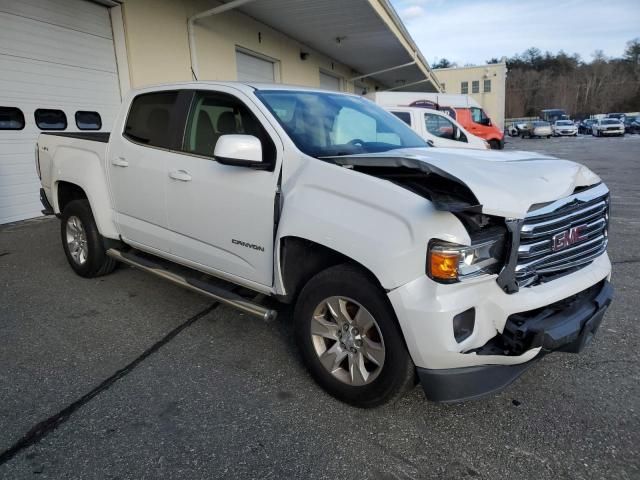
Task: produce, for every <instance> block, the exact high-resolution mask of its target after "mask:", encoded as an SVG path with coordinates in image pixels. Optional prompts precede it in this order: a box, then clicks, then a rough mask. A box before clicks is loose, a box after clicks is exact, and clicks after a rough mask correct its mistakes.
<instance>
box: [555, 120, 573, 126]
mask: <svg viewBox="0 0 640 480" xmlns="http://www.w3.org/2000/svg"><path fill="white" fill-rule="evenodd" d="M556 125H561V126H572V125H573V122H571V121H569V120H559V121H557V122H556Z"/></svg>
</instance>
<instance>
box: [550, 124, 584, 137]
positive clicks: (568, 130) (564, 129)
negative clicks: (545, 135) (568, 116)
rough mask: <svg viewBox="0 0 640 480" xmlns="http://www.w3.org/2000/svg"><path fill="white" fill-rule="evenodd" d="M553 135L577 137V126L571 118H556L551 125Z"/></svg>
mask: <svg viewBox="0 0 640 480" xmlns="http://www.w3.org/2000/svg"><path fill="white" fill-rule="evenodd" d="M551 129H552V131H553V136H554V137H577V136H578V127H577V126H576V124H575V123H574V122H572V121H571V120H556V121H555V122H554V123H553V125H552V126H551Z"/></svg>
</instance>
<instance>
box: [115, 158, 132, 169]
mask: <svg viewBox="0 0 640 480" xmlns="http://www.w3.org/2000/svg"><path fill="white" fill-rule="evenodd" d="M111 164H112V165H115V166H116V167H128V166H129V162H127V161H126V160H125V159H124V157H118V158H114V159H113V160H111Z"/></svg>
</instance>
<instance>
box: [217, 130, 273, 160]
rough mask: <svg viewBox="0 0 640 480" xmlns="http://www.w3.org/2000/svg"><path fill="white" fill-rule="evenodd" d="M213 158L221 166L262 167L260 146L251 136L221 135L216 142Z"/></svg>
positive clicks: (258, 141)
mask: <svg viewBox="0 0 640 480" xmlns="http://www.w3.org/2000/svg"><path fill="white" fill-rule="evenodd" d="M213 156H214V158H215V159H216V161H217V162H218V163H221V164H223V165H233V166H236V167H250V168H260V167H262V166H263V163H262V144H261V143H260V140H258V139H257V138H256V137H254V136H252V135H222V136H221V137H220V138H218V141H217V142H216V148H215V149H214V151H213Z"/></svg>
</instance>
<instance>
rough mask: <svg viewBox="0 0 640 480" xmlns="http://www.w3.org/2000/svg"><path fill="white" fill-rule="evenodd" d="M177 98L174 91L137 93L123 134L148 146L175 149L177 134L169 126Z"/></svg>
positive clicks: (176, 93) (175, 111) (174, 115)
mask: <svg viewBox="0 0 640 480" xmlns="http://www.w3.org/2000/svg"><path fill="white" fill-rule="evenodd" d="M177 100H178V92H176V91H165V92H157V93H145V94H143V95H138V96H137V97H136V98H134V99H133V102H132V103H131V109H130V110H129V116H128V117H127V123H126V125H125V127H124V136H125V137H127V138H128V139H130V140H132V141H134V142H136V143H143V144H145V145H149V146H150V147H160V148H168V149H176V147H177V145H178V140H177V139H176V136H177V135H175V130H174V131H172V129H171V128H169V127H170V124H171V120H172V119H175V117H176V113H177V105H176V103H177ZM172 132H173V134H172ZM180 137H182V135H180Z"/></svg>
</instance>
